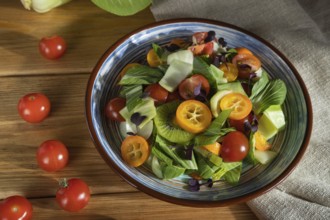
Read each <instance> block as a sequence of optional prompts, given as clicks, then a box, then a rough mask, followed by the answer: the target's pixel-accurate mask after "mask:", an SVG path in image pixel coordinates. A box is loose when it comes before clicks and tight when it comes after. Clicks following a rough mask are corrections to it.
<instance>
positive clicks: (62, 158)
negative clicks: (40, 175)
mask: <svg viewBox="0 0 330 220" xmlns="http://www.w3.org/2000/svg"><path fill="white" fill-rule="evenodd" d="M68 160H69V151H68V149H67V148H66V146H65V145H64V144H63V143H62V142H61V141H58V140H48V141H45V142H43V143H42V144H41V145H40V147H39V148H38V150H37V162H38V165H39V167H40V168H42V169H43V170H45V171H47V172H55V171H58V170H61V169H63V168H64V167H65V166H66V165H67V164H68Z"/></svg>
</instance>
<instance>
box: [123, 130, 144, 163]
mask: <svg viewBox="0 0 330 220" xmlns="http://www.w3.org/2000/svg"><path fill="white" fill-rule="evenodd" d="M121 155H122V157H123V159H124V161H125V162H126V163H128V164H129V165H130V166H133V167H138V166H141V165H142V164H143V163H144V162H145V161H146V160H147V159H148V157H149V155H150V147H149V144H148V142H147V141H146V139H144V138H143V137H141V136H137V135H136V136H127V137H126V138H125V140H124V141H123V143H122V144H121Z"/></svg>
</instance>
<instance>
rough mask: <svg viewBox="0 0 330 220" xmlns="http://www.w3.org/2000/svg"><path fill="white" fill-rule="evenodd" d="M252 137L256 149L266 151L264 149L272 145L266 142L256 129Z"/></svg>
mask: <svg viewBox="0 0 330 220" xmlns="http://www.w3.org/2000/svg"><path fill="white" fill-rule="evenodd" d="M254 138H255V143H256V149H257V150H261V151H266V150H269V149H270V148H271V146H272V145H271V144H270V143H268V141H267V140H266V138H265V137H264V136H263V135H262V134H261V133H260V131H257V132H256V133H255V134H254Z"/></svg>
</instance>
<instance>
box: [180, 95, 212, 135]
mask: <svg viewBox="0 0 330 220" xmlns="http://www.w3.org/2000/svg"><path fill="white" fill-rule="evenodd" d="M211 120H212V113H211V111H210V109H209V108H208V107H207V105H205V104H204V103H202V102H200V101H197V100H187V101H184V102H182V103H181V104H180V105H179V107H178V108H177V110H176V123H177V124H178V125H179V126H180V127H181V128H182V129H184V130H186V131H188V132H191V133H193V134H197V133H200V132H202V131H204V130H206V129H207V127H208V126H209V125H210V124H211Z"/></svg>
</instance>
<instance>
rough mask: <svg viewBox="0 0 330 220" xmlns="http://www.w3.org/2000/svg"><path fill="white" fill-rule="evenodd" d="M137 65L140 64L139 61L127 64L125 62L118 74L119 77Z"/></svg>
mask: <svg viewBox="0 0 330 220" xmlns="http://www.w3.org/2000/svg"><path fill="white" fill-rule="evenodd" d="M137 66H141V64H139V63H129V64H127V65H126V66H125V67H124V68H123V69H122V70H121V71H120V73H119V76H120V77H123V76H124V75H125V74H126V72H127V71H128V70H129V69H132V68H134V67H137Z"/></svg>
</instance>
